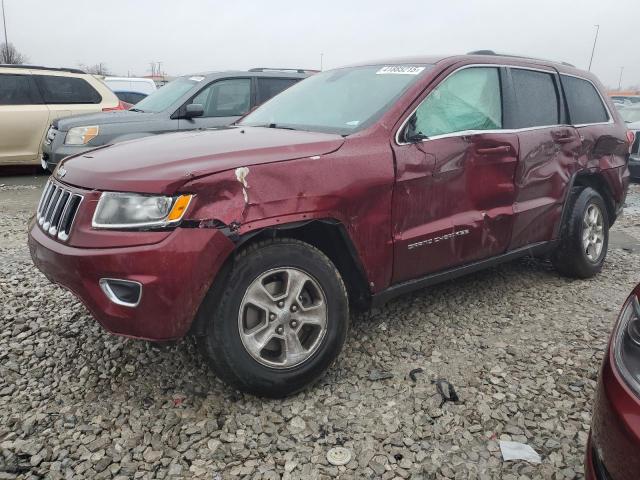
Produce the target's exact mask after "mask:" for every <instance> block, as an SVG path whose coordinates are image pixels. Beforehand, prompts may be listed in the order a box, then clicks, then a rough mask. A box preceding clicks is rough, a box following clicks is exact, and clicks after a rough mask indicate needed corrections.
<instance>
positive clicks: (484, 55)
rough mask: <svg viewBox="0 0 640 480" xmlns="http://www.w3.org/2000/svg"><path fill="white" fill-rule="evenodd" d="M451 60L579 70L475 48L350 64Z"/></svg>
mask: <svg viewBox="0 0 640 480" xmlns="http://www.w3.org/2000/svg"><path fill="white" fill-rule="evenodd" d="M445 60H446V61H450V62H451V63H456V62H459V61H465V60H466V61H469V60H475V61H478V62H482V63H488V62H494V63H508V62H509V61H515V62H518V63H519V64H532V65H545V66H549V67H553V68H557V69H558V70H560V71H563V72H566V71H569V70H578V69H576V68H575V67H574V66H573V65H571V64H570V63H567V62H555V61H552V60H545V59H541V58H534V57H526V56H521V55H512V54H504V53H496V52H494V51H493V50H475V51H473V52H469V53H467V54H463V55H426V56H412V57H398V58H386V59H380V60H377V61H370V62H360V63H357V64H354V65H350V66H365V65H401V64H417V65H434V64H437V63H440V62H443V61H445Z"/></svg>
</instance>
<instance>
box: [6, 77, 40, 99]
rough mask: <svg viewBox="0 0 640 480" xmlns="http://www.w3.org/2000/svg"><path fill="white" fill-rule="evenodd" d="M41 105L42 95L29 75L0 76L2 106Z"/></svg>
mask: <svg viewBox="0 0 640 480" xmlns="http://www.w3.org/2000/svg"><path fill="white" fill-rule="evenodd" d="M41 103H42V100H41V99H40V94H39V92H38V91H37V90H36V86H35V84H34V83H33V81H32V80H31V78H30V76H29V75H13V74H0V105H37V104H41Z"/></svg>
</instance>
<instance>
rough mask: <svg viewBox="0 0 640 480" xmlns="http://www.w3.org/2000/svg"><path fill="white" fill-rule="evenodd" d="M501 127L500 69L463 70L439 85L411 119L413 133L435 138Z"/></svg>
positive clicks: (411, 133) (477, 68) (411, 131)
mask: <svg viewBox="0 0 640 480" xmlns="http://www.w3.org/2000/svg"><path fill="white" fill-rule="evenodd" d="M499 128H502V99H501V95H500V77H499V75H498V69H497V68H493V67H473V68H465V69H463V70H460V71H458V72H456V73H454V74H453V75H451V76H450V77H449V78H447V79H446V80H445V81H444V82H442V83H441V84H440V85H438V86H437V87H436V88H435V89H434V90H433V91H432V92H431V93H430V94H429V96H428V97H427V98H426V99H425V100H424V101H423V102H422V104H421V105H420V106H419V107H418V109H417V110H416V112H415V114H414V115H413V117H412V118H411V120H410V121H409V125H408V131H407V132H406V133H405V135H406V136H407V134H408V135H409V136H411V135H423V136H426V137H432V136H435V135H444V134H447V133H454V132H463V131H466V130H492V129H499Z"/></svg>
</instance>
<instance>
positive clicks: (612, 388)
mask: <svg viewBox="0 0 640 480" xmlns="http://www.w3.org/2000/svg"><path fill="white" fill-rule="evenodd" d="M605 358H606V360H605V362H604V363H603V366H602V371H601V372H600V378H599V380H598V390H597V392H596V398H595V404H594V409H593V420H592V423H591V438H590V442H589V445H588V446H587V455H586V461H585V476H586V478H587V479H588V480H637V479H638V478H640V455H638V452H640V398H638V397H637V396H636V395H635V394H634V393H633V392H632V391H631V390H630V389H629V388H628V387H627V385H626V384H625V383H624V380H623V379H622V378H620V376H619V374H618V372H617V371H615V370H614V368H615V367H613V366H612V365H611V359H610V357H609V355H607V356H606V357H605Z"/></svg>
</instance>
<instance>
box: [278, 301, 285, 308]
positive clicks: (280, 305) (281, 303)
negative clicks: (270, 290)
mask: <svg viewBox="0 0 640 480" xmlns="http://www.w3.org/2000/svg"><path fill="white" fill-rule="evenodd" d="M278 306H279V307H280V308H282V307H284V301H282V300H280V301H279V302H278Z"/></svg>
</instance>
